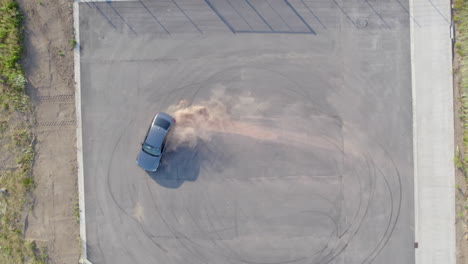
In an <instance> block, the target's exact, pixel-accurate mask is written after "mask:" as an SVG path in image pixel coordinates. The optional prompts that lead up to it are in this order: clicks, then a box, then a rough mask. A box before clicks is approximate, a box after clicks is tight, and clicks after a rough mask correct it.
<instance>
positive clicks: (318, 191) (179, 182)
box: [79, 0, 415, 264]
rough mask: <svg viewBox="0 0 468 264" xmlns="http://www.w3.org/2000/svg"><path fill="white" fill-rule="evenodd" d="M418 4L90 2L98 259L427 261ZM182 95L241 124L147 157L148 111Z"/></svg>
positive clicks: (83, 36) (89, 197)
mask: <svg viewBox="0 0 468 264" xmlns="http://www.w3.org/2000/svg"><path fill="white" fill-rule="evenodd" d="M244 3H247V2H245V1H244ZM390 5H391V6H390ZM408 10H409V6H408V3H406V4H405V3H400V4H399V2H395V3H389V2H368V3H366V2H363V3H360V2H354V3H351V2H348V3H342V2H333V3H324V2H314V1H293V0H291V1H273V0H272V1H268V2H266V1H256V0H251V1H249V2H248V4H247V5H245V4H243V3H242V4H241V3H240V1H239V2H238V1H231V5H229V3H227V2H223V1H180V0H179V1H176V2H174V1H172V2H170V1H164V2H163V1H145V2H140V1H136V2H112V3H105V2H99V3H94V2H82V3H80V4H79V14H80V15H79V16H80V21H79V28H80V32H79V34H80V47H81V53H80V58H81V59H80V69H81V77H80V82H81V84H80V85H81V109H82V136H83V173H84V192H85V202H86V208H85V210H86V249H87V258H88V259H89V260H90V261H91V262H92V263H94V264H96V263H169V264H170V263H182V264H185V263H190V264H192V263H193V264H197V263H233V264H234V263H298V264H301V263H334V264H338V263H340V264H342V263H346V264H348V263H352V264H353V263H384V264H385V263H388V264H390V263H391V264H393V263H414V262H415V250H414V247H413V242H414V241H415V240H414V213H413V210H414V204H413V199H414V193H413V188H414V186H413V161H412V157H413V156H412V154H413V148H412V145H413V144H412V122H413V120H412V100H411V93H412V90H411V75H410V72H411V71H410V70H411V67H410V28H409V15H408ZM181 100H186V101H187V102H189V103H190V104H195V105H196V104H203V102H204V101H207V100H208V101H210V100H216V101H217V102H220V103H221V104H223V105H224V106H225V114H226V115H227V116H228V117H229V120H230V121H232V122H235V123H236V124H242V126H237V128H236V129H237V131H236V133H229V131H217V132H214V133H211V134H209V136H208V137H204V138H202V139H200V140H198V142H197V144H196V145H194V146H193V147H180V148H177V149H176V150H174V151H171V152H169V153H167V155H166V156H165V157H164V160H165V164H163V167H162V168H161V169H160V170H159V171H158V172H157V173H155V174H147V173H145V172H143V171H141V170H140V169H139V168H138V167H137V165H136V164H135V157H136V154H137V153H138V151H139V143H140V142H141V140H142V137H143V135H144V133H145V129H147V126H148V122H149V121H150V119H151V117H152V115H153V114H154V113H155V112H156V111H161V110H163V111H165V110H167V109H170V107H171V106H172V105H174V104H177V103H178V102H180V101H181ZM239 127H240V128H248V129H244V130H239Z"/></svg>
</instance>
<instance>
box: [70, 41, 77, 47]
mask: <svg viewBox="0 0 468 264" xmlns="http://www.w3.org/2000/svg"><path fill="white" fill-rule="evenodd" d="M75 46H76V39H70V48H72V49H73V48H74V47H75Z"/></svg>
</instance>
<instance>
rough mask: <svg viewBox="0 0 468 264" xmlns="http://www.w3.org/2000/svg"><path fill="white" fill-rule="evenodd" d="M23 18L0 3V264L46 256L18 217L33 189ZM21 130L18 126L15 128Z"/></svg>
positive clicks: (13, 6) (14, 7)
mask: <svg viewBox="0 0 468 264" xmlns="http://www.w3.org/2000/svg"><path fill="white" fill-rule="evenodd" d="M22 22H23V16H22V14H21V12H20V10H19V5H18V3H17V2H16V1H15V0H0V118H1V120H0V147H1V148H2V151H0V156H1V157H2V160H5V162H4V164H0V188H1V189H2V192H1V193H0V263H2V264H17V263H30V264H45V263H47V258H48V256H47V251H46V250H45V249H42V248H38V247H37V246H36V244H35V242H34V241H26V240H25V239H24V234H23V233H22V230H23V221H22V220H23V212H24V210H25V205H27V197H28V195H27V194H28V191H29V190H31V189H32V188H33V187H34V181H33V179H32V177H31V168H32V164H33V162H34V145H33V144H32V143H33V135H32V133H31V129H30V124H31V123H32V122H31V121H29V120H30V119H31V118H32V115H31V105H30V101H29V97H28V96H27V94H26V84H27V80H26V78H25V77H24V73H23V69H22V67H21V64H20V61H21V56H22V53H23V25H22ZM17 124H21V125H19V126H18V125H17Z"/></svg>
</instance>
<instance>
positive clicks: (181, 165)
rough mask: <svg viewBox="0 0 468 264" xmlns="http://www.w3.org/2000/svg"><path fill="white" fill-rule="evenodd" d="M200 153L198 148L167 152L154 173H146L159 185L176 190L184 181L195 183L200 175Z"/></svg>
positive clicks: (181, 148) (184, 148)
mask: <svg viewBox="0 0 468 264" xmlns="http://www.w3.org/2000/svg"><path fill="white" fill-rule="evenodd" d="M200 163H201V153H200V152H199V148H198V146H196V147H194V148H190V147H178V148H177V149H175V150H171V151H167V152H165V153H164V156H163V157H162V159H161V164H160V165H159V168H158V170H157V171H155V172H147V173H148V175H149V176H150V177H151V179H153V180H154V181H155V182H157V183H158V184H159V185H161V186H163V187H166V188H170V189H176V188H179V187H180V186H181V185H182V184H183V183H184V182H185V181H196V180H197V178H198V175H199V173H200Z"/></svg>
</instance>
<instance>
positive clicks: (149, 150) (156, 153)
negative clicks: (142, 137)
mask: <svg viewBox="0 0 468 264" xmlns="http://www.w3.org/2000/svg"><path fill="white" fill-rule="evenodd" d="M142 149H143V151H144V152H146V153H148V154H150V155H151V156H156V157H158V156H160V155H161V149H160V148H155V147H153V146H151V145H149V144H147V143H143V146H142Z"/></svg>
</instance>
